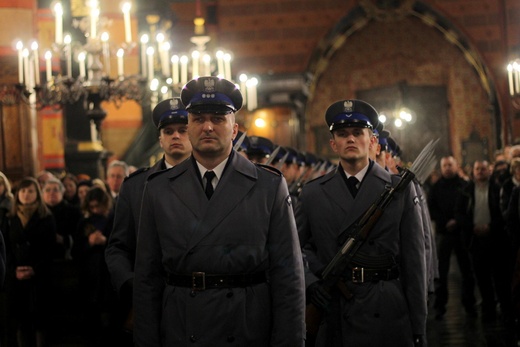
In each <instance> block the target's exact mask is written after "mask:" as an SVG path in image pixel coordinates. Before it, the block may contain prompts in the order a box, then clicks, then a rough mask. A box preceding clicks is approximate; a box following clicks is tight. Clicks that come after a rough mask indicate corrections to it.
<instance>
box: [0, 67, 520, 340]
mask: <svg viewBox="0 0 520 347" xmlns="http://www.w3.org/2000/svg"><path fill="white" fill-rule="evenodd" d="M242 105H243V96H242V93H241V91H240V89H238V88H237V86H236V85H235V84H234V83H232V82H231V81H228V80H226V79H223V78H219V77H212V76H203V77H199V78H196V79H194V80H191V81H189V82H188V83H187V84H186V85H185V86H184V87H183V88H182V90H181V92H180V97H175V98H170V99H167V100H164V101H161V102H159V103H158V104H157V105H156V106H155V107H154V109H153V112H152V120H153V124H154V125H155V127H156V128H157V137H158V144H159V146H160V148H161V151H162V158H161V159H160V160H158V161H157V162H156V163H155V164H154V165H153V166H151V167H146V168H139V169H137V170H135V171H134V172H132V173H130V172H129V167H128V165H127V164H126V163H125V162H122V161H117V160H116V161H112V162H111V163H110V164H109V165H108V167H107V175H106V180H104V181H102V180H99V179H91V178H89V177H81V179H80V180H78V177H77V176H74V175H71V174H69V175H65V176H63V177H62V178H61V179H59V178H57V177H55V176H54V175H52V174H51V173H48V172H45V173H42V175H40V176H39V177H38V180H37V179H36V178H26V179H23V180H21V181H20V182H17V183H16V186H15V187H12V186H11V183H10V181H9V179H8V178H7V177H6V176H5V175H4V174H2V173H0V230H1V231H2V232H1V234H0V254H1V255H2V256H1V257H0V286H1V287H2V288H3V290H2V292H1V297H0V304H1V307H0V308H1V309H2V310H4V312H6V315H5V316H6V317H9V318H8V319H4V320H3V321H2V322H1V324H0V332H1V334H2V340H1V345H2V346H4V345H5V346H33V345H38V346H45V343H44V342H45V339H52V338H55V337H56V336H53V332H54V334H55V328H54V327H53V321H52V319H50V318H49V317H51V316H52V315H51V313H50V312H51V311H54V312H55V314H60V313H63V314H64V315H66V312H70V311H71V310H77V312H81V313H82V314H81V315H78V316H77V317H80V318H78V321H67V322H64V323H63V324H64V327H63V328H64V329H77V330H75V331H78V334H80V335H81V336H83V337H84V339H85V341H86V342H85V343H86V345H88V346H134V345H135V346H150V347H151V346H157V347H159V346H207V347H209V346H212V347H213V346H242V347H243V346H248V347H267V346H280V347H296V346H299V347H301V346H307V347H311V346H322V347H336V346H338V347H340V346H341V347H342V346H356V347H359V346H371V347H372V346H377V347H382V346H389V347H390V346H391V347H395V346H403V347H404V346H410V347H411V346H427V344H428V339H429V336H427V331H428V327H427V326H428V324H427V323H428V322H431V321H432V320H435V321H436V322H443V321H444V320H445V319H446V315H447V312H448V307H449V302H452V303H453V302H454V301H460V303H461V305H462V307H463V309H464V312H465V314H466V315H467V319H474V320H481V321H482V324H486V323H489V322H499V324H500V325H501V326H502V327H503V330H500V331H501V334H504V336H506V338H505V339H506V340H507V341H508V342H510V343H511V345H516V343H515V339H516V331H517V330H518V327H517V319H518V315H519V311H520V310H518V307H520V305H519V302H520V295H519V293H520V284H519V283H520V280H519V278H520V271H519V270H518V266H517V265H518V264H517V263H518V260H517V259H519V258H517V256H516V254H517V252H518V249H519V246H520V237H518V235H519V234H518V230H520V227H519V225H520V221H519V208H518V206H519V203H518V202H519V195H520V193H519V191H520V188H519V182H520V148H518V146H517V147H513V150H512V151H511V155H513V157H512V158H504V160H503V161H497V162H496V163H494V165H493V166H492V165H491V164H490V163H488V162H487V161H476V162H475V163H474V165H473V168H472V175H471V178H469V177H466V176H464V175H462V173H463V171H462V170H460V168H459V166H458V163H457V161H456V160H455V159H454V158H453V157H452V156H446V157H442V158H437V156H436V154H435V152H436V151H435V149H436V144H437V140H436V139H431V141H430V142H429V143H428V144H427V145H426V146H425V147H424V149H423V150H422V151H421V153H420V154H419V155H418V157H417V158H416V159H414V160H413V161H412V162H410V163H404V162H402V161H401V159H400V158H401V157H402V151H404V150H405V149H402V148H400V147H399V144H398V143H396V140H395V138H393V137H392V134H391V133H390V132H389V131H388V130H387V129H384V126H383V123H382V122H380V121H379V113H378V111H377V110H376V109H375V108H374V107H373V106H372V105H370V104H369V103H367V102H365V101H363V100H357V99H344V100H331V103H330V105H329V106H328V108H327V109H326V110H323V114H322V116H321V117H323V124H324V126H326V127H327V129H328V132H329V134H330V137H329V139H328V142H329V143H328V144H325V143H324V144H323V145H324V146H330V153H332V156H329V157H326V158H325V157H322V156H320V155H318V154H316V153H311V152H308V151H302V150H299V149H297V148H293V147H290V146H286V145H280V144H277V143H274V142H273V141H272V140H271V139H268V138H265V137H262V136H257V135H254V134H250V133H248V132H247V130H248V129H240V130H239V126H238V124H237V122H236V119H235V117H236V113H237V112H239V111H240V109H241V108H242ZM437 165H440V167H439V171H437V170H436V167H437ZM452 259H455V260H456V261H457V264H458V267H459V268H460V280H461V284H460V288H461V291H460V293H456V295H452V296H450V295H449V293H450V292H449V288H450V283H449V282H450V281H451V278H450V276H449V275H450V261H451V260H452ZM57 269H59V271H64V270H66V271H68V272H70V273H72V274H74V275H73V276H74V277H73V278H75V282H73V284H70V285H71V286H73V285H76V286H77V288H78V289H77V291H74V293H77V294H79V299H75V300H74V301H73V304H70V303H71V302H72V301H70V298H63V297H60V291H59V290H56V284H55V283H53V281H51V280H50V279H51V278H53V277H52V276H53V273H55V272H56V271H57ZM65 299H66V300H65ZM64 312H65V313H64ZM77 326H80V327H81V328H80V329H78V328H77ZM508 346H509V345H508Z"/></svg>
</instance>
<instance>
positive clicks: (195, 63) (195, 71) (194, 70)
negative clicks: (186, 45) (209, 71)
mask: <svg viewBox="0 0 520 347" xmlns="http://www.w3.org/2000/svg"><path fill="white" fill-rule="evenodd" d="M199 57H200V52H199V51H197V50H194V51H193V52H192V53H191V59H192V60H191V62H192V67H191V78H197V77H199V76H200V74H199Z"/></svg>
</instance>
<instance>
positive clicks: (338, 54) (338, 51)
mask: <svg viewBox="0 0 520 347" xmlns="http://www.w3.org/2000/svg"><path fill="white" fill-rule="evenodd" d="M368 2H370V1H368ZM402 3H403V4H405V3H409V2H406V1H403V2H402ZM404 10H406V9H404ZM404 10H403V13H404V12H406V11H404ZM368 12H369V11H368V10H366V9H363V8H362V7H358V8H356V9H354V10H353V11H352V12H350V13H349V14H347V15H346V16H345V17H344V18H343V20H342V21H341V23H338V25H336V28H335V31H334V33H330V34H329V36H328V38H327V40H326V41H327V42H326V43H324V44H322V45H320V48H319V49H318V50H317V52H316V53H315V55H314V59H313V61H312V62H311V64H310V67H309V71H310V72H311V73H312V75H311V80H310V91H311V92H310V96H309V100H308V103H307V105H306V106H307V107H306V124H307V127H308V128H309V130H310V131H309V132H308V138H307V143H308V144H309V147H311V148H310V149H311V150H315V149H320V150H322V151H323V145H322V144H323V143H324V142H325V141H327V142H328V138H325V135H328V134H327V132H326V131H323V129H324V128H325V122H324V119H323V116H324V113H325V109H326V108H327V107H328V105H330V104H331V103H333V102H334V101H337V100H340V99H346V98H355V97H356V96H357V95H359V92H360V91H367V90H376V89H377V88H381V87H383V86H391V85H395V84H397V83H399V82H402V81H404V82H405V83H407V85H409V86H411V87H439V88H445V90H446V96H445V98H444V99H445V100H437V101H436V100H435V99H433V100H429V101H428V102H430V103H433V104H435V103H436V102H437V103H439V104H441V103H442V104H445V105H446V110H445V112H446V114H447V115H448V121H447V122H446V126H445V129H444V130H443V131H444V133H445V134H446V137H445V138H444V139H443V141H446V148H448V149H447V150H445V152H447V151H450V152H452V153H453V154H454V155H455V156H456V157H457V158H459V159H460V158H461V151H462V148H461V143H462V141H463V139H466V138H467V137H468V136H469V134H470V133H471V132H472V131H473V130H474V129H476V130H477V132H478V133H479V135H480V137H482V138H488V139H490V141H489V144H488V146H489V151H488V153H493V151H494V149H495V148H497V147H499V146H500V145H501V140H500V136H501V121H500V112H499V110H498V106H497V101H496V100H497V96H496V92H495V90H494V86H493V83H492V81H491V79H490V78H489V76H488V73H487V70H486V69H485V67H484V66H483V64H482V60H481V59H480V58H479V56H478V54H477V53H476V51H475V50H473V49H472V48H471V47H470V45H469V44H468V43H467V42H466V41H465V40H464V38H463V36H462V35H461V34H460V33H458V32H457V31H456V29H455V28H449V27H448V26H447V24H446V22H447V21H446V20H444V19H442V18H440V17H439V16H437V15H436V14H434V13H433V12H432V11H431V10H429V9H428V8H426V5H423V4H421V3H419V2H416V3H415V4H414V5H413V7H410V8H409V9H408V10H407V12H406V15H400V16H394V17H392V18H390V19H388V18H386V19H385V20H376V19H375V18H371V17H369V14H367V13H368ZM398 97H399V96H398V95H396V99H397V98H398ZM446 100H447V103H446ZM367 101H369V102H370V101H371V100H367ZM429 117H431V116H429ZM427 121H428V122H436V121H438V120H436V119H435V118H434V117H431V119H428V120H427ZM410 131H413V129H410ZM428 140H429V139H426V138H425V139H424V141H426V142H427V141H428ZM426 142H425V143H426ZM318 143H320V144H321V145H318ZM416 145H417V146H418V147H420V146H422V145H423V144H422V143H417V144H416ZM419 149H420V148H419ZM408 150H410V151H411V152H416V148H411V149H408ZM326 154H331V153H330V152H328V153H327V152H325V153H322V155H326ZM486 159H487V158H486Z"/></svg>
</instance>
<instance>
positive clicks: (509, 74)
mask: <svg viewBox="0 0 520 347" xmlns="http://www.w3.org/2000/svg"><path fill="white" fill-rule="evenodd" d="M507 77H508V80H509V94H510V95H511V96H513V95H514V94H515V87H514V84H513V65H512V64H507Z"/></svg>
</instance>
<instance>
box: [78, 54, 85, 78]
mask: <svg viewBox="0 0 520 347" xmlns="http://www.w3.org/2000/svg"><path fill="white" fill-rule="evenodd" d="M86 59H87V54H86V53H85V52H80V53H79V54H78V63H79V64H78V65H79V76H80V77H83V78H85V77H86V76H87V69H86V66H85V60H86Z"/></svg>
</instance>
